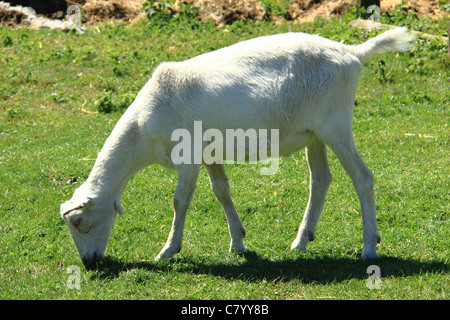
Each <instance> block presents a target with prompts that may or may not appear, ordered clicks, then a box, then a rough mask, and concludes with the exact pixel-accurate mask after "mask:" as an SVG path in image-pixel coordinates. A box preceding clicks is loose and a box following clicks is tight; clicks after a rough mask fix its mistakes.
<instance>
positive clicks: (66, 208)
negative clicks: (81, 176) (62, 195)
mask: <svg viewBox="0 0 450 320" xmlns="http://www.w3.org/2000/svg"><path fill="white" fill-rule="evenodd" d="M93 207H94V199H92V198H88V199H87V200H86V201H85V202H83V203H82V204H80V205H76V204H74V202H73V201H72V200H69V201H67V202H64V203H63V204H62V205H61V206H60V214H61V217H64V216H65V215H66V214H69V213H70V212H71V211H73V210H79V209H83V208H88V209H91V208H93Z"/></svg>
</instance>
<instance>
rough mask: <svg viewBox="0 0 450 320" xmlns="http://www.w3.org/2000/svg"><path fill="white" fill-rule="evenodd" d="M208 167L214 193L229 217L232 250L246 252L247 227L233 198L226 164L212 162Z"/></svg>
mask: <svg viewBox="0 0 450 320" xmlns="http://www.w3.org/2000/svg"><path fill="white" fill-rule="evenodd" d="M206 169H207V170H208V173H209V178H210V181H211V186H212V189H213V191H214V194H215V195H216V197H217V199H218V200H219V201H220V203H221V204H222V207H223V210H224V211H225V215H226V217H227V222H228V230H229V232H230V236H231V243H230V251H231V250H236V251H238V252H246V251H247V248H245V245H244V241H243V238H244V236H245V229H244V226H243V225H242V222H241V219H240V218H239V215H238V213H237V212H236V209H235V208H234V204H233V201H232V200H231V195H230V184H229V183H228V180H229V179H228V176H227V174H226V172H225V166H224V165H223V164H212V165H207V166H206Z"/></svg>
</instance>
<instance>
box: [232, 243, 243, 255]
mask: <svg viewBox="0 0 450 320" xmlns="http://www.w3.org/2000/svg"><path fill="white" fill-rule="evenodd" d="M233 251H234V252H238V253H246V252H247V248H246V247H245V245H244V244H243V243H239V244H231V245H230V252H233Z"/></svg>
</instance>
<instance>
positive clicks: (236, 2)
mask: <svg viewBox="0 0 450 320" xmlns="http://www.w3.org/2000/svg"><path fill="white" fill-rule="evenodd" d="M61 1H65V2H66V8H67V7H68V6H70V5H76V6H78V7H80V8H82V9H83V11H84V12H85V14H84V15H83V23H84V24H91V23H94V22H97V21H104V20H121V21H136V20H139V19H145V18H146V15H145V13H144V12H143V10H142V6H143V3H144V2H146V1H145V0H53V1H46V2H42V1H39V0H34V1H33V0H11V1H10V2H11V6H15V5H18V4H21V3H22V4H23V5H24V6H25V5H28V6H29V5H30V4H31V6H33V2H34V3H36V5H35V7H34V8H33V9H35V10H36V11H37V13H38V16H40V15H41V14H43V15H45V17H46V18H52V19H56V18H57V19H61V18H62V17H64V15H65V12H64V11H62V10H61ZM275 1H276V0H275ZM181 2H184V3H189V4H191V5H192V6H194V7H196V8H198V11H199V19H201V20H208V19H213V20H214V21H215V22H216V24H217V25H225V24H228V23H231V22H233V21H236V20H244V21H246V20H249V19H252V20H262V19H263V18H264V17H265V10H264V7H263V6H262V4H261V2H260V1H259V0H177V1H176V2H175V4H174V5H173V6H172V7H171V9H172V10H174V11H177V10H179V8H180V7H179V5H178V4H180V3H181ZM2 3H3V4H4V2H1V1H0V25H6V26H15V25H23V24H24V21H26V19H24V16H23V15H24V14H23V13H22V12H21V11H16V10H11V8H9V10H8V9H6V8H5V6H3V7H2V6H1V4H2ZM42 3H47V4H48V5H47V7H43V5H42ZM52 3H53V4H54V7H50V6H51V5H52ZM401 3H402V1H401V0H380V9H381V12H384V11H388V10H392V9H393V8H394V7H395V6H397V5H401ZM354 4H355V0H292V1H290V4H289V5H288V8H289V14H288V17H280V16H270V17H269V19H272V20H274V21H275V22H276V23H277V24H280V23H283V22H284V21H285V19H286V18H287V19H288V20H293V21H296V22H311V21H313V20H314V19H316V18H317V17H322V18H329V17H331V16H332V15H342V14H344V13H345V12H347V11H348V10H352V7H353V6H354ZM404 7H405V8H406V9H408V10H412V11H415V12H416V13H417V14H418V15H420V16H426V17H430V18H443V17H449V16H450V14H449V13H448V12H445V11H443V10H442V9H440V8H439V1H438V0H408V1H407V4H405V5H404ZM52 8H54V9H53V11H54V12H52V10H51V9H52ZM266 18H267V17H266Z"/></svg>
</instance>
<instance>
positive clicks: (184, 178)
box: [155, 165, 200, 261]
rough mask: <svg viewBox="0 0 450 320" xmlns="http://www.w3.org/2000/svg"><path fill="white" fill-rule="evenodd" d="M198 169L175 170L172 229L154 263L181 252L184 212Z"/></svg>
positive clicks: (193, 166) (188, 202) (194, 167)
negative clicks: (176, 181)
mask: <svg viewBox="0 0 450 320" xmlns="http://www.w3.org/2000/svg"><path fill="white" fill-rule="evenodd" d="M199 167H200V166H198V165H180V166H179V167H178V169H177V171H178V184H177V188H176V190H175V193H174V196H173V210H174V217H173V222H172V229H171V230H170V234H169V238H168V239H167V242H166V244H165V246H164V247H163V248H162V250H161V252H160V253H159V254H158V256H157V257H156V259H155V260H156V261H158V260H164V259H170V258H172V256H173V255H174V254H176V253H178V252H180V250H181V244H182V241H183V229H184V222H185V220H186V211H187V209H188V207H189V205H190V203H191V201H192V196H193V194H194V190H195V185H196V183H197V178H198V172H199Z"/></svg>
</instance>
